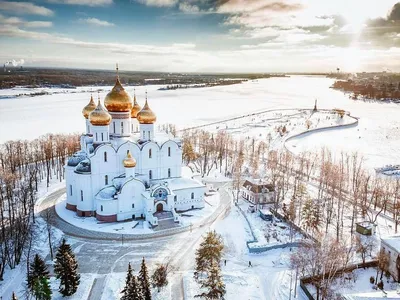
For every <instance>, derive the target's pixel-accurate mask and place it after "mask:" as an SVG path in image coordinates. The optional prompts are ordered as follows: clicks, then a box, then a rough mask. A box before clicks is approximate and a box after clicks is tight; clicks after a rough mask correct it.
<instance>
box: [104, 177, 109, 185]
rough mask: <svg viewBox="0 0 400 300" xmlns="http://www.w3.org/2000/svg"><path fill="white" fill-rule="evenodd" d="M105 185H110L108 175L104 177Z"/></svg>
mask: <svg viewBox="0 0 400 300" xmlns="http://www.w3.org/2000/svg"><path fill="white" fill-rule="evenodd" d="M104 184H105V185H107V184H108V175H106V176H104Z"/></svg>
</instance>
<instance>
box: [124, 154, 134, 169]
mask: <svg viewBox="0 0 400 300" xmlns="http://www.w3.org/2000/svg"><path fill="white" fill-rule="evenodd" d="M135 166H136V159H134V158H133V157H132V154H131V152H130V151H128V155H127V156H126V158H125V159H124V167H125V168H134V167H135Z"/></svg>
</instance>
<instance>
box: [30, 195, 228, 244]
mask: <svg viewBox="0 0 400 300" xmlns="http://www.w3.org/2000/svg"><path fill="white" fill-rule="evenodd" d="M64 193H65V188H62V189H59V190H57V191H55V192H53V193H51V194H49V195H48V196H47V197H46V198H44V199H43V200H42V201H41V202H40V203H39V204H38V206H37V209H38V211H39V212H40V215H41V216H42V218H43V219H45V220H46V221H48V222H49V223H50V224H51V225H53V226H54V227H56V228H58V229H60V230H61V231H62V232H64V233H65V234H66V235H68V236H71V237H74V238H84V239H92V240H109V241H116V240H118V241H119V240H122V239H123V240H126V241H131V240H148V239H154V238H158V237H165V236H170V235H174V234H179V233H182V232H185V231H189V230H193V229H195V228H198V227H202V226H204V225H206V224H210V223H212V222H213V221H214V220H215V219H216V218H217V217H218V215H220V214H221V213H222V212H223V210H224V209H226V204H227V202H226V199H224V198H223V197H222V199H221V201H220V203H219V206H218V207H217V209H216V210H215V211H214V212H213V213H212V214H211V215H210V216H209V217H207V218H205V219H204V220H203V221H202V222H200V223H199V224H196V225H193V226H192V228H190V226H189V225H187V226H182V227H177V228H171V229H166V230H161V231H156V232H154V233H149V234H125V233H124V234H120V233H112V232H101V231H92V230H88V229H85V228H81V227H78V226H75V225H72V224H70V223H68V222H67V221H65V220H63V219H62V218H60V217H59V216H58V214H57V213H56V210H55V204H56V202H57V200H58V199H59V198H60V197H61V196H62V195H63V194H64Z"/></svg>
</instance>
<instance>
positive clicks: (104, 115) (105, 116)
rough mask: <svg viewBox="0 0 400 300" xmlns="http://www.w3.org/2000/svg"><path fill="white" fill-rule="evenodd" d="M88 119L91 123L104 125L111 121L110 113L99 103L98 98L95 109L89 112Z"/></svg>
mask: <svg viewBox="0 0 400 300" xmlns="http://www.w3.org/2000/svg"><path fill="white" fill-rule="evenodd" d="M89 121H90V123H91V124H92V125H96V126H105V125H109V124H110V123H111V115H110V114H109V113H108V111H107V110H106V109H105V108H104V107H103V105H101V103H100V99H99V103H98V104H97V107H96V109H95V110H93V111H92V112H91V113H90V114H89Z"/></svg>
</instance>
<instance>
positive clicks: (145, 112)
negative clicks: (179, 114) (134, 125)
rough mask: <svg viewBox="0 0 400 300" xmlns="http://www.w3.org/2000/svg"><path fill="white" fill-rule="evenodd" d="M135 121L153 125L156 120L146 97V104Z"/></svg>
mask: <svg viewBox="0 0 400 300" xmlns="http://www.w3.org/2000/svg"><path fill="white" fill-rule="evenodd" d="M137 119H138V121H139V123H140V124H154V122H155V121H156V120H157V117H156V114H155V113H154V112H153V111H152V110H151V109H150V107H149V104H148V103H147V96H146V103H145V104H144V106H143V108H142V110H141V111H140V112H139V113H138V114H137Z"/></svg>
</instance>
